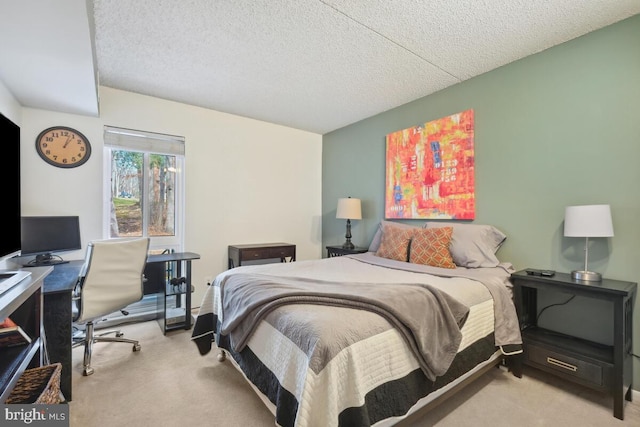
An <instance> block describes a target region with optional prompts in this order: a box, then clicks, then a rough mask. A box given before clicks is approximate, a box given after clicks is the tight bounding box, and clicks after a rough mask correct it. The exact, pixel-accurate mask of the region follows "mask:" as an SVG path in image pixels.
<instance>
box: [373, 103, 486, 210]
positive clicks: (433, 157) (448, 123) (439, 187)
mask: <svg viewBox="0 0 640 427" xmlns="http://www.w3.org/2000/svg"><path fill="white" fill-rule="evenodd" d="M473 134H474V121H473V110H467V111H463V112H461V113H458V114H453V115H451V116H448V117H443V118H441V119H438V120H433V121H431V122H427V123H425V124H424V126H416V127H412V128H409V129H404V130H400V131H397V132H394V133H390V134H389V135H387V153H386V174H387V177H386V189H385V218H405V219H435V218H437V219H461V220H462V219H464V220H469V219H474V218H475V181H474V151H473Z"/></svg>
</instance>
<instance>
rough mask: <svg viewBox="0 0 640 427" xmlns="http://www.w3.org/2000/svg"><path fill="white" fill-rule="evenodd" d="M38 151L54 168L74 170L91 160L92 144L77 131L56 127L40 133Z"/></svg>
mask: <svg viewBox="0 0 640 427" xmlns="http://www.w3.org/2000/svg"><path fill="white" fill-rule="evenodd" d="M36 151H37V152H38V154H39V155H40V157H42V159H43V160H44V161H45V162H47V163H49V164H51V165H53V166H57V167H59V168H74V167H76V166H80V165H82V164H84V163H85V162H86V161H87V160H89V156H90V155H91V144H89V140H88V139H87V138H86V137H85V136H84V135H83V134H82V133H80V132H78V131H77V130H75V129H72V128H68V127H64V126H54V127H50V128H48V129H45V130H43V131H42V132H40V135H38V138H36Z"/></svg>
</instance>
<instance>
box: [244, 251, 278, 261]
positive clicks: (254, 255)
mask: <svg viewBox="0 0 640 427" xmlns="http://www.w3.org/2000/svg"><path fill="white" fill-rule="evenodd" d="M267 258H280V255H275V256H272V255H271V254H270V249H269V248H264V249H243V250H241V251H240V261H251V260H252V259H267Z"/></svg>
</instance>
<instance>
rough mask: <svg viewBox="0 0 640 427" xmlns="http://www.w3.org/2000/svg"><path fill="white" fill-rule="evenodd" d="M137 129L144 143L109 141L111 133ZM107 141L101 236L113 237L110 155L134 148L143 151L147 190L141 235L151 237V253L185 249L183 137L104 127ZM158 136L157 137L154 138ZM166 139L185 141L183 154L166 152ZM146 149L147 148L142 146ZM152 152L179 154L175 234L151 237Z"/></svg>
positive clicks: (128, 130)
mask: <svg viewBox="0 0 640 427" xmlns="http://www.w3.org/2000/svg"><path fill="white" fill-rule="evenodd" d="M119 131H122V132H134V133H136V136H137V137H141V138H143V139H145V144H136V143H135V142H134V143H132V144H129V145H127V142H126V138H125V141H119V142H118V143H117V145H113V144H109V143H108V142H107V141H108V140H109V137H108V136H107V133H108V132H119ZM104 135H105V143H104V149H103V150H104V151H103V154H104V155H103V176H104V177H105V179H104V180H103V220H102V235H103V236H104V237H103V238H105V239H110V238H111V237H110V224H111V196H112V194H111V176H112V175H111V172H112V171H111V166H112V162H111V158H112V152H113V151H114V150H119V151H134V152H139V153H143V173H142V179H143V183H142V186H143V187H142V188H143V189H144V197H142V199H143V200H141V204H142V212H143V217H142V236H144V237H149V238H150V243H149V252H150V253H153V252H159V251H163V250H166V249H169V250H171V251H174V252H183V248H184V218H185V216H184V205H185V196H184V193H185V187H186V186H185V180H184V166H185V155H184V138H183V137H176V136H173V135H164V134H155V133H151V132H144V131H134V130H130V129H123V128H118V127H111V126H105V129H104ZM155 138H157V139H155ZM154 141H158V142H159V144H158V145H157V146H159V147H160V149H158V150H154V148H155V147H156V145H154ZM167 141H170V143H171V142H175V144H182V148H181V150H182V154H180V152H179V151H178V152H167V150H166V149H165V148H166V147H167V146H166V144H167ZM143 148H144V149H143ZM150 154H160V155H170V156H175V157H176V172H175V179H176V181H175V188H174V200H175V212H174V220H175V224H174V226H175V229H174V236H148V230H147V227H148V224H149V214H150V213H149V197H148V189H149V157H150Z"/></svg>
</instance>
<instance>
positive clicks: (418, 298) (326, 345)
mask: <svg viewBox="0 0 640 427" xmlns="http://www.w3.org/2000/svg"><path fill="white" fill-rule="evenodd" d="M440 225H442V224H440ZM440 225H439V226H438V227H436V228H440ZM442 228H443V229H444V228H446V229H447V230H449V239H448V240H447V239H444V243H443V244H444V245H445V246H446V248H447V249H448V250H447V252H448V253H450V255H453V254H455V252H456V251H455V250H454V246H455V245H453V239H452V236H454V234H453V233H452V229H453V227H442ZM398 230H399V231H398ZM403 230H404V231H403ZM420 230H421V229H418V228H417V227H401V226H400V227H399V226H397V225H396V224H387V223H386V222H385V221H383V222H382V223H381V226H380V230H379V232H378V233H376V237H375V238H374V241H373V242H372V245H371V247H370V251H369V252H367V253H364V254H357V255H348V256H342V257H334V258H325V259H319V260H308V261H297V262H293V263H281V264H265V265H251V266H242V267H237V268H234V269H231V270H227V271H225V272H223V273H221V274H219V275H218V276H217V277H216V279H215V280H214V283H213V284H212V286H210V287H209V288H208V289H207V292H206V294H205V297H204V299H203V301H202V304H201V307H200V311H199V313H198V316H197V319H196V323H195V325H194V329H193V333H192V340H193V341H194V342H195V343H196V345H197V346H198V349H199V351H200V353H201V354H203V355H205V354H207V353H209V352H210V351H211V350H212V349H213V348H214V347H213V345H214V344H213V343H214V342H215V344H216V345H217V348H218V349H219V351H220V354H219V356H218V358H219V360H224V359H225V358H226V357H227V355H230V356H231V361H232V363H233V364H234V366H235V367H236V368H238V369H239V370H240V371H241V372H242V374H243V375H244V376H245V378H246V379H247V380H248V381H249V383H250V384H251V385H252V387H253V389H254V390H255V391H256V393H257V394H258V395H259V396H260V398H261V399H262V400H263V402H265V404H266V405H267V407H268V408H269V409H270V410H271V412H272V413H273V414H274V417H275V422H276V424H277V425H280V426H296V427H307V426H352V425H361V426H369V425H375V426H384V425H394V424H396V423H399V422H401V421H403V420H406V419H408V418H409V417H411V416H412V415H413V414H415V413H417V412H419V411H421V410H422V408H424V407H428V406H429V405H431V404H433V402H435V401H439V400H440V399H442V398H443V397H444V396H447V395H448V394H450V393H452V392H453V391H454V390H457V389H458V388H459V387H460V385H462V384H465V383H466V382H468V381H469V379H471V378H474V377H475V376H477V374H478V373H480V372H484V371H486V370H487V369H488V368H489V367H492V366H494V365H496V364H498V363H500V362H501V361H502V360H503V359H504V357H505V355H512V354H517V353H519V352H520V351H521V344H522V341H521V338H520V331H519V327H518V321H517V316H516V313H515V308H514V306H513V302H512V296H511V291H510V289H511V287H510V282H509V277H510V273H511V272H512V270H513V269H512V267H511V266H510V265H509V264H507V263H500V262H498V261H497V258H496V259H495V261H494V260H493V259H492V260H491V262H490V263H489V264H491V265H492V266H476V267H468V266H461V265H460V264H464V261H463V260H462V259H461V258H460V257H458V256H456V257H455V259H456V261H455V263H454V264H455V265H453V267H451V266H447V267H446V268H445V267H443V266H441V264H439V261H436V262H433V261H432V262H429V263H423V262H415V261H416V259H414V258H412V257H411V255H410V253H409V248H410V246H411V244H414V253H418V252H420V251H419V250H418V249H419V245H418V240H419V239H418V238H417V237H416V236H417V235H418V234H420V233H423V232H422V231H420ZM437 232H439V231H437ZM397 233H399V234H402V235H403V236H404V237H406V236H407V235H408V236H409V237H408V238H403V239H399V240H400V243H399V244H398V245H399V247H400V248H402V246H403V245H406V252H405V253H404V254H403V253H402V251H400V252H401V253H400V254H399V255H398V257H397V259H394V257H393V256H389V254H388V253H385V251H384V249H385V247H386V248H387V249H388V247H389V244H388V243H389V242H390V241H391V240H392V239H391V237H394V239H393V240H398V239H395V237H397V236H396V234H397ZM458 234H459V236H458V237H460V236H462V234H461V232H459V233H458ZM429 239H431V240H433V234H430V235H429ZM483 239H484V240H486V236H483ZM503 240H504V239H502V241H503ZM502 241H500V244H501V242H502ZM458 243H460V239H458ZM466 243H468V242H466ZM458 246H459V245H458ZM498 247H499V244H498V245H497V247H496V248H491V249H490V251H489V252H492V254H494V253H495V251H497V249H498ZM458 249H459V248H458ZM476 249H477V248H476ZM465 251H466V252H469V248H465ZM381 255H385V256H381ZM431 255H433V253H431ZM458 255H460V254H458ZM466 255H468V253H467V254H466ZM403 257H406V258H403ZM453 259H454V258H453V256H452V257H451V260H453ZM476 261H477V259H476ZM467 264H469V263H468V262H467ZM480 264H482V262H481V263H480Z"/></svg>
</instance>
